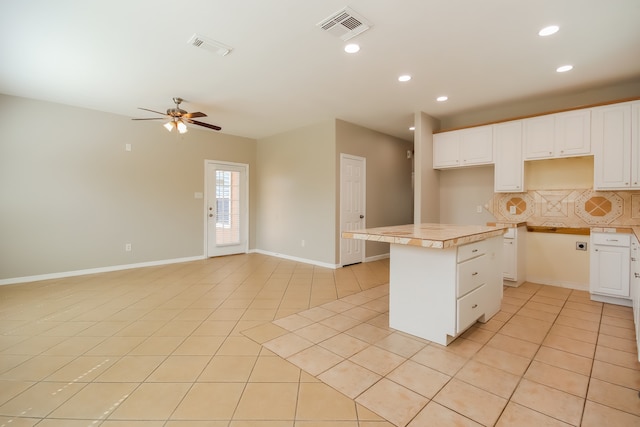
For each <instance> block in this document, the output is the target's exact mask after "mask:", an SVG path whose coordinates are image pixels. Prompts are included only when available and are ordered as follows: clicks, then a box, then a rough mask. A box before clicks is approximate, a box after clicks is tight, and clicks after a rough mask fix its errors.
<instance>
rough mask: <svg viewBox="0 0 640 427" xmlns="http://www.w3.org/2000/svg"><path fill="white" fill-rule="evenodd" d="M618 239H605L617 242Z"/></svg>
mask: <svg viewBox="0 0 640 427" xmlns="http://www.w3.org/2000/svg"><path fill="white" fill-rule="evenodd" d="M617 241H618V239H607V242H617Z"/></svg>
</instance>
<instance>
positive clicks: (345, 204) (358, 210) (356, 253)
mask: <svg viewBox="0 0 640 427" xmlns="http://www.w3.org/2000/svg"><path fill="white" fill-rule="evenodd" d="M365 183H366V159H365V158H363V157H357V156H351V155H348V154H340V231H341V232H342V231H350V230H358V229H362V228H365V217H364V216H365V195H366V191H365ZM364 244H365V242H364V240H354V239H342V238H341V239H340V264H341V265H343V266H344V265H349V264H355V263H358V262H363V261H364Z"/></svg>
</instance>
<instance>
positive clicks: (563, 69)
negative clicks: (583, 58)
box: [556, 65, 573, 73]
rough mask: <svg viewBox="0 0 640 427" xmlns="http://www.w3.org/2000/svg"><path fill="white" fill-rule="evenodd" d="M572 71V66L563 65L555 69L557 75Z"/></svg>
mask: <svg viewBox="0 0 640 427" xmlns="http://www.w3.org/2000/svg"><path fill="white" fill-rule="evenodd" d="M571 70H573V65H563V66H562V67H558V68H556V71H557V72H558V73H566V72H567V71H571Z"/></svg>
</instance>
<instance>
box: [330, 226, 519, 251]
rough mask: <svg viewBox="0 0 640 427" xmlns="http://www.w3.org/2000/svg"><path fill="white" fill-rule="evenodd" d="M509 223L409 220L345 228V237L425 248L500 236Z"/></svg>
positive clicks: (448, 245) (446, 246)
mask: <svg viewBox="0 0 640 427" xmlns="http://www.w3.org/2000/svg"><path fill="white" fill-rule="evenodd" d="M507 228H508V226H507V225H502V224H500V225H495V226H485V225H454V224H434V223H425V224H407V225H395V226H390V227H378V228H367V229H364V230H351V231H343V232H342V237H343V238H345V239H360V240H371V241H375V242H387V243H395V244H400V245H409V246H421V247H423V248H435V249H445V248H450V247H453V246H459V245H464V244H466V243H471V242H477V241H479V240H484V239H488V238H490V237H495V236H501V235H503V234H504V233H505V231H506V230H507Z"/></svg>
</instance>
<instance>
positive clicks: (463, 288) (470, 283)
mask: <svg viewBox="0 0 640 427" xmlns="http://www.w3.org/2000/svg"><path fill="white" fill-rule="evenodd" d="M486 258H487V256H486V255H480V256H479V257H477V258H473V259H470V260H468V261H465V262H462V263H460V264H458V268H457V270H458V271H457V280H456V288H457V289H456V291H457V296H458V297H461V296H463V295H466V294H468V293H469V292H471V291H472V290H474V289H475V288H477V287H478V286H480V285H482V284H484V283H486V281H487V280H486V278H487V268H486V264H487V263H486V261H487V259H486Z"/></svg>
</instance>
